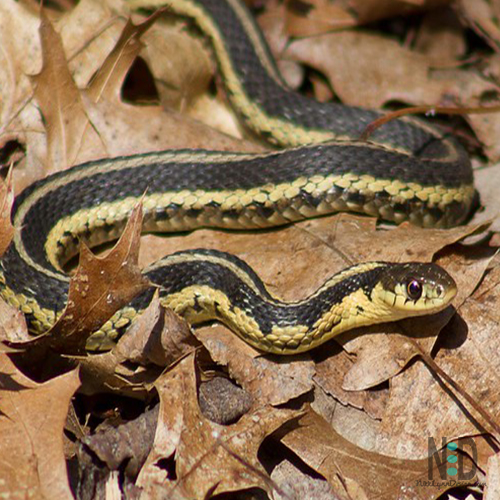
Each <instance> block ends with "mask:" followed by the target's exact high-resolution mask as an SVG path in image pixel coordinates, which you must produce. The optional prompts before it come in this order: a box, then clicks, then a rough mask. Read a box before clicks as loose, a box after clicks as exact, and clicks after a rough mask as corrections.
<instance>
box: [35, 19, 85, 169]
mask: <svg viewBox="0 0 500 500" xmlns="http://www.w3.org/2000/svg"><path fill="white" fill-rule="evenodd" d="M40 19H41V24H40V40H41V45H42V54H43V67H42V71H41V72H40V73H39V74H38V75H36V76H32V77H31V79H32V81H33V83H34V87H35V90H34V94H35V98H36V100H37V102H38V104H39V106H40V108H41V112H42V114H43V116H44V120H45V128H46V131H47V158H46V159H45V167H46V168H45V171H46V172H47V173H52V172H58V171H60V170H64V169H66V168H68V167H69V166H71V165H73V164H74V163H75V160H76V158H77V156H78V153H79V151H80V148H81V140H82V139H83V133H84V130H85V129H86V128H87V124H88V118H87V116H86V113H85V109H84V106H83V103H82V100H81V97H80V92H79V90H78V89H77V87H76V85H75V82H74V81H73V78H72V76H71V74H70V72H69V69H68V64H67V61H66V56H65V54H64V49H63V45H62V40H61V37H60V35H59V34H58V33H57V32H56V31H55V30H54V28H53V26H52V23H51V22H50V21H49V19H48V18H47V15H46V14H45V11H44V10H43V9H41V11H40Z"/></svg>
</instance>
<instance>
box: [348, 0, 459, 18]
mask: <svg viewBox="0 0 500 500" xmlns="http://www.w3.org/2000/svg"><path fill="white" fill-rule="evenodd" d="M449 3H450V1H449V0H415V1H413V0H411V1H405V0H349V6H350V7H351V8H352V9H353V11H354V12H355V13H356V16H357V18H358V20H359V22H360V23H370V22H373V21H378V20H380V19H385V18H390V17H395V16H405V15H406V16H408V15H411V14H413V13H415V12H425V11H432V10H433V9H435V8H436V7H440V6H443V5H447V4H449Z"/></svg>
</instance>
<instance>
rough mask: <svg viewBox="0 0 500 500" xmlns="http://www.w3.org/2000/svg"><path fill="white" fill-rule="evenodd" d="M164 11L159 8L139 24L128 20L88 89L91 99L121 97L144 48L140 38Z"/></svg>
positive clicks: (96, 100)
mask: <svg viewBox="0 0 500 500" xmlns="http://www.w3.org/2000/svg"><path fill="white" fill-rule="evenodd" d="M162 13H163V10H162V9H160V10H157V11H156V12H155V13H154V14H153V15H152V16H151V17H149V18H148V19H147V20H146V21H144V22H143V23H140V24H137V25H134V24H133V23H132V21H131V20H130V19H129V20H128V22H127V24H126V25H125V27H124V28H123V31H122V32H121V34H120V38H119V39H118V40H117V42H116V44H115V46H114V47H113V50H112V51H111V52H110V53H109V54H108V56H107V57H106V60H105V61H104V63H103V64H102V65H101V67H100V68H99V70H98V72H97V74H96V75H95V77H94V78H93V79H92V82H91V83H90V85H89V87H88V89H87V94H88V96H89V98H90V99H92V100H93V101H94V102H98V101H99V100H100V99H101V98H106V99H115V100H119V99H120V92H121V87H122V84H123V80H124V78H125V76H126V74H127V72H128V70H129V69H130V66H131V65H132V62H133V61H134V59H135V58H136V57H137V55H138V54H139V52H140V50H141V48H142V44H141V42H140V38H141V36H142V35H143V34H144V33H145V32H146V31H147V30H148V29H149V28H150V27H151V26H152V24H153V23H154V22H155V21H156V20H157V19H158V18H159V17H160V16H161V14H162Z"/></svg>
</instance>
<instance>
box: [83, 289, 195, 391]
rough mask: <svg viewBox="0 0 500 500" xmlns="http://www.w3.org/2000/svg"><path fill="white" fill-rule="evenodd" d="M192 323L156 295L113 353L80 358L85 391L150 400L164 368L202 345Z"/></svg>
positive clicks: (120, 340)
mask: <svg viewBox="0 0 500 500" xmlns="http://www.w3.org/2000/svg"><path fill="white" fill-rule="evenodd" d="M199 345H200V344H199V342H198V340H197V339H196V337H194V336H193V334H192V333H191V330H190V328H189V326H188V324H187V323H186V322H185V321H184V320H183V319H181V318H179V317H178V316H177V315H176V314H175V313H174V312H173V311H171V310H170V309H165V308H164V307H163V306H162V305H161V304H160V300H159V296H158V293H155V295H154V296H153V299H152V300H151V303H150V304H149V305H148V307H147V308H146V309H145V310H144V311H143V312H142V314H141V315H140V316H139V317H137V318H136V319H135V320H134V322H133V323H132V325H131V326H130V327H129V328H128V329H127V331H126V332H125V333H124V334H123V335H122V336H121V337H120V339H119V340H118V342H117V344H116V345H115V346H114V347H113V349H111V351H109V352H106V353H104V354H99V355H97V356H85V357H82V358H81V359H80V367H81V378H82V381H83V388H82V392H84V393H85V394H94V393H99V392H102V389H103V387H106V388H107V389H108V390H113V391H115V392H119V393H120V394H128V395H130V396H132V397H134V398H138V397H140V396H143V397H146V396H147V395H148V394H149V392H150V389H151V388H152V384H153V382H154V381H155V380H156V379H157V378H158V376H159V375H160V374H161V371H162V369H163V368H164V367H167V366H170V365H172V364H174V363H175V362H176V361H178V360H179V359H180V358H182V357H183V356H185V355H186V354H187V353H189V352H191V351H193V350H194V349H196V348H197V347H198V346H199Z"/></svg>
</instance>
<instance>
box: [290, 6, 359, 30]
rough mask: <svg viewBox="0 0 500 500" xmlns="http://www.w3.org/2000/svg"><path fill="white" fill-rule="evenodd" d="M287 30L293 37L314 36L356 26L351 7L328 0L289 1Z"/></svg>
mask: <svg viewBox="0 0 500 500" xmlns="http://www.w3.org/2000/svg"><path fill="white" fill-rule="evenodd" d="M285 22H286V31H287V33H288V34H289V35H290V36H292V37H312V36H317V35H321V34H323V33H329V32H331V31H333V30H342V29H345V28H349V27H352V26H356V24H357V19H356V17H355V16H354V15H353V14H352V12H351V11H350V9H347V8H344V7H343V6H342V5H340V4H332V3H331V2H328V0H309V1H307V2H293V1H292V2H288V3H287V9H286V14H285Z"/></svg>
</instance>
